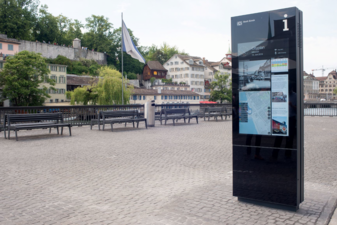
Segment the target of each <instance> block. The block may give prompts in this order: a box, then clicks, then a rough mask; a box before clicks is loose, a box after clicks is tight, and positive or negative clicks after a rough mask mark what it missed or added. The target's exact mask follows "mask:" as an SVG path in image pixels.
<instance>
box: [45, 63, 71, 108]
mask: <svg viewBox="0 0 337 225" xmlns="http://www.w3.org/2000/svg"><path fill="white" fill-rule="evenodd" d="M48 67H49V70H50V74H49V75H46V77H47V76H48V77H49V78H50V79H53V80H55V86H54V88H55V89H56V90H52V89H51V88H50V87H51V85H50V84H48V83H47V82H46V81H45V82H44V83H41V84H40V86H41V87H42V86H45V87H47V88H48V90H47V93H48V94H49V95H50V98H48V99H46V100H45V103H58V102H65V100H66V90H67V66H65V65H57V64H49V65H48Z"/></svg>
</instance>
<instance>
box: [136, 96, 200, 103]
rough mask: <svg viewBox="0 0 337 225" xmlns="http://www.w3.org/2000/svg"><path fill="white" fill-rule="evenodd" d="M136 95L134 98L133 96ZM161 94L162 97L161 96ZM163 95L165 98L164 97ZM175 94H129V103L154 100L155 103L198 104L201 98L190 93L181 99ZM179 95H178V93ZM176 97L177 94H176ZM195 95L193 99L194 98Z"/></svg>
mask: <svg viewBox="0 0 337 225" xmlns="http://www.w3.org/2000/svg"><path fill="white" fill-rule="evenodd" d="M134 96H136V99H135V97H134ZM162 96H163V98H162ZM165 96H167V97H166V99H165ZM174 96H175V95H165V94H163V95H161V94H157V95H131V96H130V104H144V103H146V102H148V101H152V100H155V102H156V104H166V103H189V104H199V103H200V101H201V99H200V96H190V95H182V96H183V98H182V99H175V97H174ZM179 96H180V95H179ZM177 97H178V96H177ZM194 97H195V99H194Z"/></svg>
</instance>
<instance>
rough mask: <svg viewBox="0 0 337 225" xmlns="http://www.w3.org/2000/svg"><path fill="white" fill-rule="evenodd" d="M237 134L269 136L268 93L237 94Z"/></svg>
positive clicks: (269, 113) (248, 92)
mask: <svg viewBox="0 0 337 225" xmlns="http://www.w3.org/2000/svg"><path fill="white" fill-rule="evenodd" d="M239 132H240V133H241V134H259V135H270V134H271V109H270V91H242V92H240V93H239Z"/></svg>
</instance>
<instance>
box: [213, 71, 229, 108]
mask: <svg viewBox="0 0 337 225" xmlns="http://www.w3.org/2000/svg"><path fill="white" fill-rule="evenodd" d="M214 78H215V81H212V82H211V84H210V85H211V90H212V91H211V97H210V101H220V103H222V102H223V101H225V100H226V101H228V102H232V88H231V86H232V84H231V83H230V81H229V74H220V73H219V72H217V73H215V74H214Z"/></svg>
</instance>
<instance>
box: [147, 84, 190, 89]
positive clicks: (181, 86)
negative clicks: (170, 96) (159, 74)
mask: <svg viewBox="0 0 337 225" xmlns="http://www.w3.org/2000/svg"><path fill="white" fill-rule="evenodd" d="M152 89H156V90H158V89H161V90H177V91H190V90H191V87H190V85H187V84H175V83H155V84H153V85H152Z"/></svg>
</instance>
